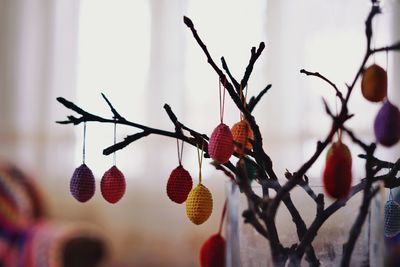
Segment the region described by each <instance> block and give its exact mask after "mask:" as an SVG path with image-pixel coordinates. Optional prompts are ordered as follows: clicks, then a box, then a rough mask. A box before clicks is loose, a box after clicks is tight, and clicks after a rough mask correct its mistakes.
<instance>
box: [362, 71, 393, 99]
mask: <svg viewBox="0 0 400 267" xmlns="http://www.w3.org/2000/svg"><path fill="white" fill-rule="evenodd" d="M361 92H362V94H363V96H364V97H365V98H366V99H367V100H369V101H372V102H379V101H382V100H383V99H384V98H385V97H386V94H387V73H386V71H385V70H384V69H382V68H381V67H380V66H378V65H376V64H374V65H372V66H369V67H368V68H367V69H366V70H364V73H363V77H362V80H361Z"/></svg>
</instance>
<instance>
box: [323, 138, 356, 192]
mask: <svg viewBox="0 0 400 267" xmlns="http://www.w3.org/2000/svg"><path fill="white" fill-rule="evenodd" d="M351 165H352V159H351V153H350V150H349V148H348V147H347V146H346V145H345V144H343V143H342V142H341V141H338V142H336V143H333V144H332V146H331V148H330V149H329V151H328V154H327V157H326V163H325V170H324V177H323V183H324V188H325V191H326V193H327V194H328V195H329V196H331V197H332V198H336V199H339V198H344V197H346V196H347V195H348V193H349V192H350V188H351V180H352V174H351Z"/></svg>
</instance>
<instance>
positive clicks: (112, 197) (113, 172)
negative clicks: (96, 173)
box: [100, 165, 126, 204]
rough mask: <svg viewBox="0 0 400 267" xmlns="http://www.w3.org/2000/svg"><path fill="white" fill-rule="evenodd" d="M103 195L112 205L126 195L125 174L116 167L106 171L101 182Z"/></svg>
mask: <svg viewBox="0 0 400 267" xmlns="http://www.w3.org/2000/svg"><path fill="white" fill-rule="evenodd" d="M100 189H101V194H102V195H103V197H104V199H105V200H107V201H108V202H110V203H113V204H114V203H117V202H118V201H119V200H120V199H121V198H122V196H123V195H124V194H125V190H126V182H125V176H124V174H123V173H122V172H121V171H120V170H119V169H118V168H117V167H116V166H115V165H114V166H112V167H111V168H110V169H109V170H108V171H106V172H105V173H104V175H103V177H102V178H101V182H100Z"/></svg>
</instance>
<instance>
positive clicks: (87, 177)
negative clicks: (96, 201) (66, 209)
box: [69, 164, 96, 202]
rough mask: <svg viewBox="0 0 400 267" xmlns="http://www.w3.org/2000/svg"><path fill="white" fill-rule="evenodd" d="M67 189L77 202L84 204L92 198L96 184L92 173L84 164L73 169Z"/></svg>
mask: <svg viewBox="0 0 400 267" xmlns="http://www.w3.org/2000/svg"><path fill="white" fill-rule="evenodd" d="M69 189H70V192H71V194H72V196H73V197H74V198H76V200H78V201H79V202H86V201H88V200H89V199H91V198H92V197H93V195H94V191H95V189H96V184H95V180H94V176H93V173H92V171H91V170H90V169H89V168H88V166H86V164H82V165H81V166H79V167H78V168H76V169H75V171H74V174H73V175H72V178H71V182H70V184H69Z"/></svg>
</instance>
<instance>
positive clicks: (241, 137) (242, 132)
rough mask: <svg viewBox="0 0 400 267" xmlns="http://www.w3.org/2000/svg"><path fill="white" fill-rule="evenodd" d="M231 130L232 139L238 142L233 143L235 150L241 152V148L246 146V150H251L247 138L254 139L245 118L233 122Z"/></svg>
mask: <svg viewBox="0 0 400 267" xmlns="http://www.w3.org/2000/svg"><path fill="white" fill-rule="evenodd" d="M231 132H232V136H233V141H235V142H237V143H239V144H240V145H237V144H235V145H234V150H235V152H237V153H239V154H243V148H246V149H248V150H251V149H252V148H253V146H252V144H251V142H250V141H249V140H253V139H254V134H253V131H252V130H251V128H250V125H249V124H248V123H247V121H246V120H241V121H239V122H237V123H235V124H234V125H233V126H232V129H231ZM244 144H245V145H244Z"/></svg>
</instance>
